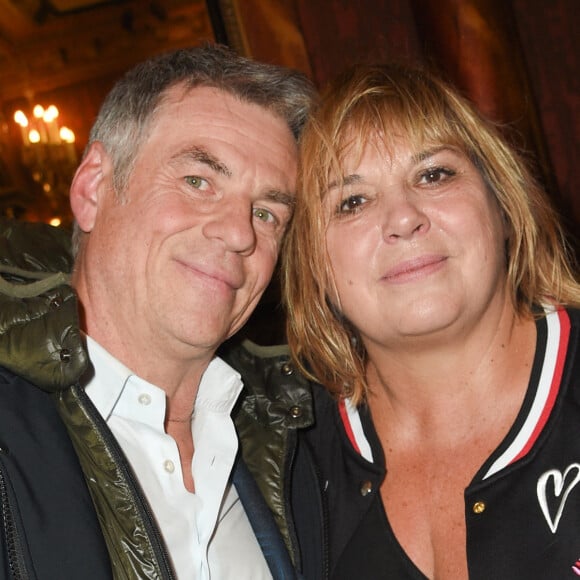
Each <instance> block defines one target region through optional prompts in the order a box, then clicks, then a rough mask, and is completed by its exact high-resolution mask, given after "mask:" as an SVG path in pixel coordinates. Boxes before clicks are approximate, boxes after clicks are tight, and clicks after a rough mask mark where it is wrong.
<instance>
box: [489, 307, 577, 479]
mask: <svg viewBox="0 0 580 580" xmlns="http://www.w3.org/2000/svg"><path fill="white" fill-rule="evenodd" d="M546 323H547V325H548V337H547V340H546V353H545V355H544V364H543V365H542V372H541V374H540V380H539V381H538V389H537V391H536V394H535V397H534V401H533V402H532V405H531V407H530V411H529V413H528V416H527V417H526V420H525V421H524V423H523V425H522V428H521V429H520V431H519V433H518V434H517V435H516V436H515V438H514V439H513V441H512V442H511V444H510V445H509V447H508V448H507V449H506V450H505V451H504V452H503V453H502V454H501V455H500V457H498V458H497V459H496V460H495V461H494V463H493V464H492V466H491V467H490V469H489V471H488V472H487V473H486V474H485V475H484V477H483V479H487V478H488V477H491V476H492V475H494V474H495V473H497V472H498V471H501V470H502V469H503V468H504V467H507V466H508V465H510V464H512V463H514V462H516V461H518V460H519V459H521V458H522V457H524V456H525V455H527V454H528V453H529V451H530V449H531V448H532V447H533V446H534V443H535V442H536V441H537V439H538V437H539V436H540V433H541V432H542V430H543V428H544V427H545V425H546V423H547V421H548V418H549V417H550V414H551V412H552V409H553V407H554V403H555V402H556V398H557V396H558V393H559V391H560V385H561V383H562V372H563V369H564V361H565V360H566V351H567V350H568V340H569V338H570V318H569V317H568V313H567V312H566V311H565V310H556V311H554V310H550V311H548V312H547V315H546Z"/></svg>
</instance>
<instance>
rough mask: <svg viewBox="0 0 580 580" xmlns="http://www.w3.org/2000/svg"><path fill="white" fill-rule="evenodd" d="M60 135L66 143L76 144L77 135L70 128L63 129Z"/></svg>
mask: <svg viewBox="0 0 580 580" xmlns="http://www.w3.org/2000/svg"><path fill="white" fill-rule="evenodd" d="M58 134H59V136H60V138H61V139H62V140H63V141H64V142H65V143H74V142H75V134H74V133H73V132H72V131H71V130H70V129H69V128H68V127H61V128H60V131H59V132H58Z"/></svg>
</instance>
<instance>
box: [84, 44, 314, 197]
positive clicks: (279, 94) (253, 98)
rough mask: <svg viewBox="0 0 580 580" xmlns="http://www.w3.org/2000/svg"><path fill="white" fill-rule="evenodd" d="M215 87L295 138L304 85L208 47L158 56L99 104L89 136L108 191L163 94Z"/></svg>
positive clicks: (121, 177)
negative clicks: (108, 164) (109, 178)
mask: <svg viewBox="0 0 580 580" xmlns="http://www.w3.org/2000/svg"><path fill="white" fill-rule="evenodd" d="M175 85H183V86H184V88H185V89H193V88H195V87H199V86H206V87H215V88H217V89H220V90H223V91H225V92H228V93H230V94H232V95H234V96H236V97H238V98H240V99H241V100H243V101H246V102H248V103H253V104H256V105H259V106H261V107H263V108H265V109H266V110H268V111H271V112H272V113H274V114H276V115H278V116H280V117H281V118H282V119H283V120H284V121H286V123H287V124H288V127H289V128H290V130H291V131H292V133H293V135H294V137H295V138H296V139H298V137H299V135H300V132H301V130H302V127H303V125H304V122H305V120H306V117H307V115H308V111H309V108H310V104H311V102H312V97H313V94H314V90H313V87H312V84H311V83H310V81H309V80H308V79H307V78H306V77H305V76H304V75H302V74H301V73H299V72H297V71H293V70H291V69H288V68H285V67H281V66H277V65H272V64H266V63H261V62H257V61H254V60H250V59H248V58H245V57H242V56H239V55H238V54H236V53H235V52H233V51H232V50H230V49H228V48H226V47H224V46H220V45H213V44H206V45H203V46H198V47H194V48H189V49H181V50H177V51H174V52H170V53H166V54H161V55H159V56H157V57H154V58H152V59H150V60H147V61H145V62H143V63H141V64H139V65H137V66H136V67H134V68H133V69H131V70H130V71H129V72H127V73H126V74H125V75H124V76H123V77H122V78H121V79H120V80H119V81H118V82H117V84H116V85H115V86H114V87H113V89H112V90H111V92H110V93H109V95H108V96H107V98H106V99H105V101H104V103H103V105H102V107H101V110H100V112H99V115H98V117H97V119H96V121H95V124H94V125H93V128H92V130H91V132H90V135H89V145H90V144H91V143H92V142H94V141H100V142H101V143H102V144H103V145H104V147H105V149H106V151H107V153H108V154H109V155H110V156H111V159H112V162H113V169H114V187H115V190H116V192H117V193H118V194H119V195H122V192H123V191H124V189H125V187H126V185H127V180H128V178H129V175H130V174H131V170H132V167H133V163H134V160H135V157H136V155H137V153H138V151H139V147H140V145H141V142H142V138H143V135H144V133H145V131H146V129H147V127H148V125H149V124H150V122H151V120H152V118H153V117H154V115H155V112H156V110H157V108H158V106H159V105H160V103H161V102H162V101H163V97H164V96H165V94H166V93H167V91H168V90H169V89H171V88H172V87H174V86H175Z"/></svg>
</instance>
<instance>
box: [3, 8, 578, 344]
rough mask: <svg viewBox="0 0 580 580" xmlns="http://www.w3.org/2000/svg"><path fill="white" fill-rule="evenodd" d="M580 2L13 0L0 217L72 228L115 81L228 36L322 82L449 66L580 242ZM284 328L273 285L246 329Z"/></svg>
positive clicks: (6, 19) (262, 333) (273, 337)
mask: <svg viewBox="0 0 580 580" xmlns="http://www.w3.org/2000/svg"><path fill="white" fill-rule="evenodd" d="M579 6H580V4H579V2H578V0H550V1H546V0H156V1H147V0H101V1H95V0H0V215H1V216H5V217H10V218H15V219H25V220H29V221H43V222H48V223H53V224H55V225H58V224H61V225H62V226H64V227H68V226H69V225H70V223H71V216H70V211H69V208H68V183H69V181H70V178H71V176H72V173H73V172H74V168H75V166H76V164H77V163H78V160H79V158H80V156H81V154H82V151H83V148H84V146H85V144H86V141H87V137H88V131H89V129H90V126H91V124H92V122H93V120H94V118H95V115H96V112H97V110H98V108H99V106H100V104H101V102H102V100H103V98H104V96H105V94H106V93H107V91H108V90H109V89H110V87H111V86H112V84H113V83H114V81H115V80H116V79H117V78H118V77H119V76H120V75H121V74H122V73H123V72H124V71H125V70H126V69H128V68H129V67H131V66H132V65H133V64H135V63H136V62H138V61H140V60H143V59H144V58H146V57H148V56H150V55H153V54H156V53H159V52H162V51H165V50H170V49H173V48H178V47H183V46H190V45H195V44H199V43H201V42H205V41H208V40H210V41H214V40H215V41H218V42H222V43H225V44H229V45H230V46H232V47H233V48H234V49H236V50H237V51H238V52H240V53H242V54H245V55H247V56H252V57H254V58H257V59H260V60H264V61H268V62H275V63H279V64H285V65H288V66H291V67H294V68H297V69H299V70H302V71H303V72H305V73H306V74H308V75H309V76H310V77H311V78H312V79H313V80H314V82H315V83H316V84H317V86H319V87H321V88H322V87H323V86H324V85H325V83H326V82H327V81H328V80H329V79H330V78H332V77H333V76H334V75H335V74H337V73H338V72H339V71H341V70H342V69H343V68H344V67H345V66H347V65H350V64H354V63H357V62H362V61H378V60H389V59H395V60H408V61H411V62H419V63H422V64H425V65H428V66H430V67H433V68H435V69H437V70H438V71H439V72H441V73H443V74H444V76H446V77H447V78H448V79H449V80H451V81H453V82H454V83H455V84H456V85H458V86H459V87H460V88H461V89H462V90H463V91H464V93H465V94H466V95H467V96H468V97H470V98H471V99H472V100H473V101H475V103H476V104H477V105H478V106H479V108H480V109H481V110H482V111H483V112H484V113H485V114H487V115H488V116H490V117H492V118H493V119H495V120H496V121H497V122H498V123H500V124H501V126H502V127H503V128H504V130H505V131H506V134H507V135H508V136H509V138H510V139H511V140H512V142H514V143H515V144H516V146H517V147H518V148H520V149H521V150H523V151H524V152H526V153H527V154H528V155H529V156H530V158H531V159H533V160H534V167H535V170H536V172H537V175H538V177H539V178H540V179H541V181H542V182H543V183H544V185H545V187H546V189H547V190H548V192H549V194H550V196H551V197H552V199H553V200H554V202H555V204H556V205H557V207H558V208H559V209H560V211H561V213H562V215H563V217H564V219H565V222H566V227H567V228H568V231H569V232H570V234H571V236H572V239H573V243H575V244H576V240H575V238H574V236H575V234H576V231H577V230H579V227H578V225H579V224H580V191H578V189H577V188H576V187H575V185H576V184H577V183H579V182H580V163H578V162H576V159H575V158H576V153H577V150H578V142H579V141H580V118H579V101H580V92H579V90H578V88H579V84H580V75H579V67H578V64H579V59H580V49H579V46H580V35H579V34H577V32H575V28H576V26H577V16H578V12H579V10H578V9H579ZM36 105H40V107H36ZM35 107H36V109H35ZM55 111H57V112H58V113H57V116H55ZM17 112H19V113H18V114H17V115H16V120H15V113H17ZM35 115H36V116H35ZM17 121H18V122H17ZM281 320H282V313H281V311H280V308H279V306H278V290H277V283H276V281H274V282H273V284H272V286H271V287H270V289H269V290H268V292H267V293H266V296H265V298H264V300H263V301H262V304H261V306H260V308H259V309H258V311H257V312H256V315H255V316H254V318H253V321H252V324H251V325H250V326H249V327H248V329H247V331H246V333H247V334H249V335H250V337H252V338H254V339H255V340H256V341H257V342H260V343H262V344H271V343H274V342H279V341H280V340H283V328H282V324H281Z"/></svg>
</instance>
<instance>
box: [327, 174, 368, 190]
mask: <svg viewBox="0 0 580 580" xmlns="http://www.w3.org/2000/svg"><path fill="white" fill-rule="evenodd" d="M361 181H362V176H361V175H359V174H358V173H352V174H351V175H345V176H344V177H341V178H340V179H335V180H333V181H331V182H330V183H329V184H328V187H327V188H326V191H330V190H331V189H335V188H336V187H345V186H347V185H353V184H355V183H360V182H361Z"/></svg>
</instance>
